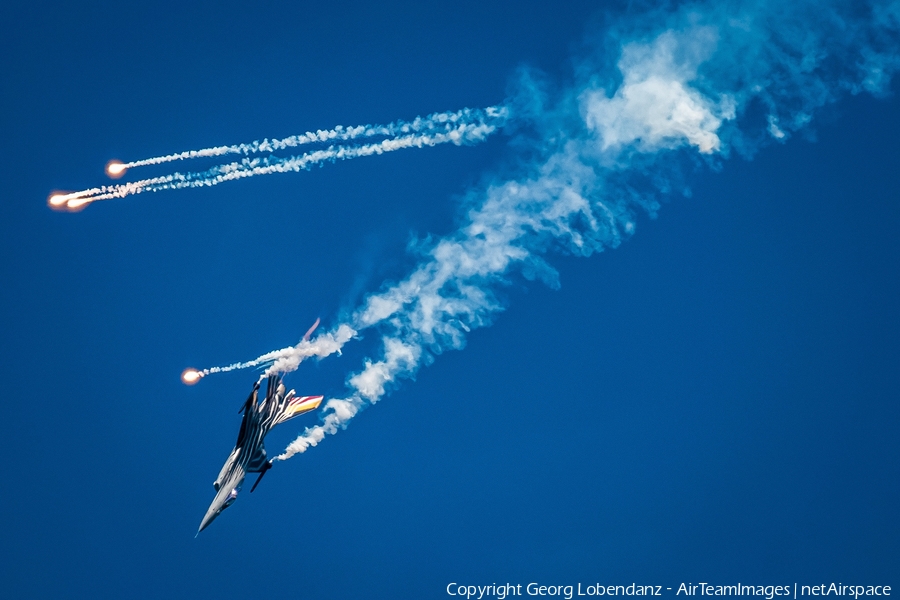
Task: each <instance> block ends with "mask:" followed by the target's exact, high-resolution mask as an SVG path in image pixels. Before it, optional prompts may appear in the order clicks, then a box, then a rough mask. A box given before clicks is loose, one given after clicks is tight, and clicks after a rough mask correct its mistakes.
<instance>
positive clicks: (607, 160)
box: [278, 0, 900, 460]
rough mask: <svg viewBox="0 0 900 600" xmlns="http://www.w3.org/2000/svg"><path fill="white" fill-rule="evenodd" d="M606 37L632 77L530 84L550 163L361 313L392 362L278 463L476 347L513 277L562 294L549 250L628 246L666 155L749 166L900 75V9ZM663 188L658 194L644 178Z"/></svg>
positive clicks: (635, 27)
mask: <svg viewBox="0 0 900 600" xmlns="http://www.w3.org/2000/svg"><path fill="white" fill-rule="evenodd" d="M606 40H607V42H608V41H609V40H614V41H615V42H616V43H617V45H618V49H617V55H618V62H617V64H616V67H617V69H616V72H612V71H610V70H609V69H608V65H605V64H603V62H602V60H603V59H602V58H600V59H595V60H585V61H584V63H583V64H582V65H581V76H580V77H579V79H578V81H576V83H575V84H574V85H572V86H571V88H570V89H567V90H564V91H563V93H561V94H559V98H558V99H557V100H555V101H554V102H550V101H548V100H547V97H546V93H544V92H543V90H541V89H538V88H537V86H536V85H535V84H533V83H532V80H531V79H529V78H528V77H525V78H523V82H522V84H521V91H520V93H519V95H518V97H516V98H514V99H513V101H512V102H511V103H510V106H515V107H517V111H518V112H517V113H514V115H513V117H514V118H515V119H517V120H518V122H519V124H527V125H530V126H531V127H532V128H533V129H534V131H535V132H536V135H535V138H536V139H534V140H532V144H531V146H532V147H534V148H537V149H538V158H537V159H532V160H529V161H527V162H526V164H523V165H522V167H521V171H522V172H521V174H520V175H519V176H518V177H515V178H512V179H509V180H506V181H498V182H496V183H494V184H491V185H488V186H487V187H485V188H484V189H481V190H478V191H474V192H472V194H471V198H470V202H471V206H472V208H471V209H470V211H469V212H468V214H467V215H466V217H465V219H464V220H463V223H462V224H461V227H460V228H459V229H458V231H456V232H455V233H454V234H452V235H450V236H448V237H446V238H444V239H441V240H439V241H437V242H436V243H434V244H433V245H431V246H430V247H429V248H427V249H426V252H425V259H424V260H423V262H422V263H421V264H420V265H419V266H418V267H417V268H416V269H415V270H414V271H413V272H412V273H411V274H410V275H409V276H408V277H407V278H406V279H404V280H403V281H400V282H398V283H395V284H393V285H390V286H388V287H387V288H386V289H384V291H382V292H380V293H377V294H373V295H371V296H369V297H368V298H367V299H366V301H365V302H364V303H363V305H362V306H360V307H359V308H358V309H357V310H356V311H355V313H354V315H353V319H352V328H353V329H355V330H363V329H366V328H376V329H377V330H378V331H379V332H380V333H381V351H380V357H379V358H377V359H368V360H366V361H365V365H364V367H363V369H362V370H361V371H359V372H358V373H356V374H354V375H352V376H351V377H349V378H348V380H347V385H348V387H349V395H348V396H347V397H346V398H343V399H332V400H329V401H328V402H327V404H326V407H325V411H324V413H323V417H322V423H321V424H319V425H316V426H314V427H311V428H307V429H306V430H305V432H304V433H303V434H302V435H300V436H299V437H298V438H297V439H296V440H294V441H293V442H292V443H291V444H290V445H289V446H288V447H287V449H286V450H285V452H284V453H283V454H282V455H280V456H279V457H278V459H280V460H286V459H288V458H290V457H291V456H293V455H294V454H296V453H299V452H304V451H306V450H307V449H308V448H309V447H310V446H315V445H317V444H318V443H319V442H321V441H322V440H323V439H324V437H325V436H326V435H327V434H334V433H336V432H337V431H338V430H339V429H342V428H344V427H346V426H347V423H348V422H349V421H350V420H351V419H352V418H353V417H354V416H355V415H356V414H357V413H358V412H359V411H360V410H361V409H362V408H364V407H365V406H366V405H369V404H374V403H376V402H377V401H378V400H380V399H381V398H382V397H383V396H384V395H385V393H387V392H388V391H389V389H390V387H391V385H392V384H395V382H396V381H397V380H398V379H399V378H402V377H409V376H411V375H412V374H414V373H415V372H416V370H417V369H418V368H419V367H420V366H421V365H422V364H423V363H425V364H427V363H428V361H430V360H431V359H432V357H433V356H434V354H436V353H439V352H441V351H443V350H446V349H453V348H461V347H462V346H463V345H464V343H465V339H466V334H467V333H468V332H469V331H470V330H471V329H473V328H476V327H480V326H484V325H487V324H489V323H490V321H491V319H492V318H493V317H494V315H495V314H496V313H498V311H500V310H501V308H502V306H501V303H500V302H499V301H498V299H497V298H496V296H495V294H494V292H493V290H494V289H496V288H497V287H498V286H502V285H504V284H505V283H506V281H507V279H508V277H509V276H510V274H511V273H513V272H519V273H521V274H523V275H524V276H525V277H527V278H536V277H538V278H541V279H543V280H544V281H547V282H548V283H550V284H551V285H554V284H555V277H556V274H555V271H554V270H553V269H552V267H550V266H549V265H548V264H547V263H546V262H545V261H544V260H543V259H542V258H541V255H542V254H544V253H546V252H547V251H548V250H549V249H555V250H557V251H562V252H568V253H572V254H576V255H582V256H588V255H590V254H592V253H594V252H599V251H602V250H603V249H605V248H613V247H615V246H617V245H618V244H619V243H620V242H621V241H622V240H623V239H624V238H625V237H627V236H629V235H630V234H631V233H632V232H633V231H634V217H635V210H636V209H638V208H642V209H644V210H648V211H650V212H654V211H655V210H656V208H658V201H657V198H656V196H657V195H659V194H663V193H666V191H667V189H671V182H669V181H667V180H665V179H661V178H660V176H659V175H658V172H659V171H661V170H663V169H666V168H669V170H671V168H670V167H666V163H665V162H664V161H663V160H662V159H663V158H668V160H669V161H670V162H677V161H679V160H682V159H683V158H684V157H688V159H690V160H696V159H692V158H691V157H692V156H694V157H696V156H698V155H699V156H700V157H703V156H720V157H725V156H727V155H728V153H729V152H731V151H732V150H735V151H738V152H741V153H743V154H745V155H749V154H752V153H753V152H754V151H756V150H757V149H758V148H759V146H760V145H761V144H762V143H763V142H764V141H765V140H764V138H763V137H762V136H761V135H760V132H762V133H763V135H765V136H768V139H769V140H776V141H780V140H783V139H785V138H786V137H787V136H788V135H790V134H791V133H792V132H794V131H797V130H798V129H800V128H802V127H804V126H805V125H806V124H808V123H809V121H810V119H811V118H812V115H813V114H814V112H815V111H816V109H818V108H820V107H821V106H823V105H825V104H827V103H829V102H832V101H834V100H836V99H837V98H838V97H839V96H840V95H841V93H842V92H846V91H850V92H852V93H856V92H859V91H869V92H872V93H876V94H877V93H883V92H884V90H885V89H886V86H887V84H888V82H889V81H890V76H891V75H892V74H893V72H894V71H896V70H897V69H898V68H900V2H898V1H896V0H894V1H891V2H873V3H870V4H864V3H862V2H856V3H842V2H840V1H838V2H833V3H830V4H829V3H825V2H794V3H784V2H768V1H762V2H756V3H731V2H719V3H716V4H703V3H694V4H688V5H684V6H682V7H681V8H679V9H676V10H672V11H658V12H656V13H652V14H649V15H641V21H640V22H639V23H628V24H625V25H623V26H620V27H619V28H618V29H615V30H611V31H609V32H607V38H606ZM598 56H601V57H602V56H603V53H598ZM598 61H599V62H598ZM760 108H761V109H762V110H763V112H764V113H765V115H764V117H763V119H762V122H761V123H759V124H755V123H754V121H753V117H754V111H758V110H759V109H760ZM573 124H574V125H573ZM691 151H694V152H696V154H693V153H692V152H691ZM648 177H649V178H650V179H651V181H655V182H656V186H655V187H656V189H655V190H654V189H650V190H648V189H647V186H646V184H641V183H640V180H641V179H642V178H643V179H646V178H648ZM654 177H655V178H656V179H653V178H654Z"/></svg>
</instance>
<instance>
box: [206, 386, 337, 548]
mask: <svg viewBox="0 0 900 600" xmlns="http://www.w3.org/2000/svg"><path fill="white" fill-rule="evenodd" d="M259 384H260V382H259V381H257V382H256V384H255V385H254V386H253V391H252V392H250V397H248V398H247V401H246V402H245V403H244V405H243V406H242V407H241V410H240V411H238V412H243V413H244V417H243V419H242V420H241V429H240V431H239V432H238V438H237V442H236V443H235V445H234V450H232V451H231V454H230V455H229V456H228V460H226V461H225V465H224V466H223V467H222V470H221V471H220V472H219V476H218V477H217V478H216V480H215V481H214V482H213V487H214V488H216V497H215V498H213V501H212V504H210V505H209V510H207V511H206V516H205V517H203V521H201V522H200V529H199V530H198V531H197V533H198V534H199V533H200V532H201V531H203V530H204V529H206V528H207V527H208V526H209V524H210V523H212V522H213V519H215V518H216V517H218V516H219V514H220V513H221V512H222V511H223V510H225V509H226V508H228V507H229V506H231V505H232V504H233V503H234V501H235V500H236V499H237V496H238V492H240V491H241V485H242V484H243V483H244V477H245V476H246V474H247V473H259V477H258V478H257V480H256V483H254V484H253V487H252V488H250V492H251V493H252V492H253V490H255V489H256V486H257V485H259V482H260V481H261V480H262V478H263V475H265V474H266V471H268V470H269V469H271V468H272V461H271V460H266V447H265V446H264V445H263V440H264V439H265V437H266V434H268V433H269V431H271V429H272V428H273V427H275V426H276V425H278V424H279V423H284V422H285V421H287V420H288V419H292V418H294V417H296V416H297V415H302V414H303V413H305V412H309V411H311V410H315V409H316V408H318V407H319V404H321V402H322V396H295V395H294V390H291V391H290V392H288V393H287V394H285V392H284V384H283V383H282V382H281V377H280V376H278V375H270V376H269V380H268V384H267V386H268V387H267V389H266V397H265V399H264V400H263V401H262V402H258V401H257V394H258V392H259Z"/></svg>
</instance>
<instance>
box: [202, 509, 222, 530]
mask: <svg viewBox="0 0 900 600" xmlns="http://www.w3.org/2000/svg"><path fill="white" fill-rule="evenodd" d="M218 516H219V513H218V512H217V511H215V510H213V508H212V507H210V508H209V510H208V511H206V515H205V516H204V517H203V520H202V521H200V529H198V530H197V534H198V535H199V534H200V532H201V531H203V530H204V529H206V528H207V527H209V524H210V523H212V522H213V520H214V519H215V518H216V517H218Z"/></svg>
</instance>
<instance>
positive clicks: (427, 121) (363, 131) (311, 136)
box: [116, 106, 504, 174]
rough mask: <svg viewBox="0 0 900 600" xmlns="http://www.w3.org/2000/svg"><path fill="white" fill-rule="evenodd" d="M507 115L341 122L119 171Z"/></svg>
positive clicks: (495, 111) (488, 112) (491, 112)
mask: <svg viewBox="0 0 900 600" xmlns="http://www.w3.org/2000/svg"><path fill="white" fill-rule="evenodd" d="M503 114H504V111H503V109H502V107H499V106H492V107H488V108H486V109H483V110H482V109H471V108H464V109H462V110H458V111H455V112H441V113H434V114H430V115H428V116H427V117H416V118H415V119H413V120H412V121H394V122H393V123H388V124H387V125H357V126H355V127H344V126H342V125H338V126H337V127H334V128H333V129H319V130H317V131H314V132H313V131H307V132H306V133H303V134H300V135H292V136H290V137H286V138H282V139H276V140H269V139H264V140H261V141H255V142H250V143H248V144H233V145H230V146H214V147H212V148H204V149H202V150H189V151H187V152H178V153H175V154H167V155H165V156H156V157H153V158H145V159H143V160H135V161H132V162H127V163H121V164H118V165H117V166H116V174H118V173H119V172H122V171H125V170H127V169H133V168H136V167H145V166H149V165H159V164H163V163H168V162H175V161H179V160H189V159H194V158H210V157H216V156H226V155H229V154H243V155H244V156H249V155H251V154H258V153H260V152H277V151H279V150H285V149H287V148H295V147H297V146H303V145H305V144H313V143H325V142H347V141H350V140H355V139H358V138H367V137H378V136H383V137H400V136H405V135H409V134H411V133H420V132H430V133H439V132H440V131H441V130H443V131H444V132H445V133H449V132H450V131H451V130H453V129H455V128H456V126H457V125H459V124H462V123H474V122H487V121H496V120H497V119H502V117H503Z"/></svg>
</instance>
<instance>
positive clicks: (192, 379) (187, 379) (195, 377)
mask: <svg viewBox="0 0 900 600" xmlns="http://www.w3.org/2000/svg"><path fill="white" fill-rule="evenodd" d="M201 377H203V373H201V372H200V371H198V370H197V369H192V368H190V367H189V368H187V369H185V370H184V372H183V373H182V374H181V382H182V383H183V384H184V385H194V384H195V383H197V382H198V381H200V378H201Z"/></svg>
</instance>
